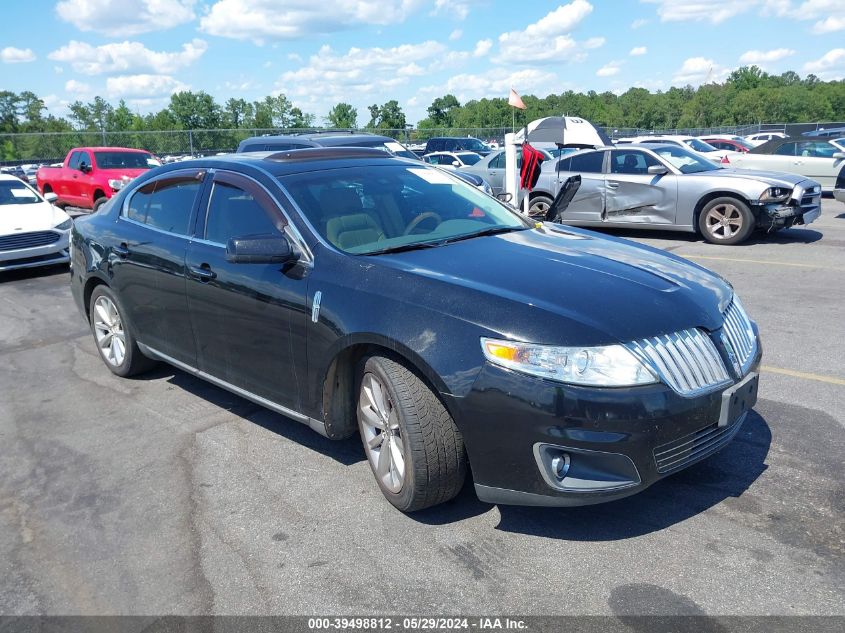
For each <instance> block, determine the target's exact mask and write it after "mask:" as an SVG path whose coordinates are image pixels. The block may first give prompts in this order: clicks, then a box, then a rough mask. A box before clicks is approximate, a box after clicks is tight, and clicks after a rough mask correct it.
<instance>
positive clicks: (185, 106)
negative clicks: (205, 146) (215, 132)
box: [168, 90, 220, 130]
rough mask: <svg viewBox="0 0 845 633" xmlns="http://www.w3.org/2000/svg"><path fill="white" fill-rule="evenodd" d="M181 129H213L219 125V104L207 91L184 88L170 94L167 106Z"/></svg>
mask: <svg viewBox="0 0 845 633" xmlns="http://www.w3.org/2000/svg"><path fill="white" fill-rule="evenodd" d="M168 109H169V110H170V113H171V114H172V115H173V118H174V119H175V120H176V121H177V122H178V125H179V127H180V128H181V129H183V130H202V129H206V130H207V129H213V128H217V127H219V126H220V106H219V105H217V104H216V103H215V102H214V98H213V97H212V96H211V95H210V94H208V93H207V92H203V91H200V92H191V91H190V90H186V91H183V92H177V93H174V94H172V95H170V105H169V106H168Z"/></svg>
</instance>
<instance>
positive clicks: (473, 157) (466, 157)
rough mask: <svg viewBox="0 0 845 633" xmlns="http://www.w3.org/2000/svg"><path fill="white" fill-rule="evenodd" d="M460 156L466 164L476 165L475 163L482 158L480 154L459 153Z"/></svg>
mask: <svg viewBox="0 0 845 633" xmlns="http://www.w3.org/2000/svg"><path fill="white" fill-rule="evenodd" d="M458 158H460V159H461V162H462V163H463V164H464V165H475V163H477V162H478V161H480V160H481V156H479V155H478V154H459V155H458Z"/></svg>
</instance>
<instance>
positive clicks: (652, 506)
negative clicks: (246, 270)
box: [0, 199, 845, 616]
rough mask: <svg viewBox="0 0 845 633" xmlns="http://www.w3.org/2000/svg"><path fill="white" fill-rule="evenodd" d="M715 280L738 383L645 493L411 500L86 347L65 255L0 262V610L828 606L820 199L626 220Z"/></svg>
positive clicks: (245, 410) (841, 333)
mask: <svg viewBox="0 0 845 633" xmlns="http://www.w3.org/2000/svg"><path fill="white" fill-rule="evenodd" d="M625 236H626V237H631V238H633V239H636V240H637V241H641V242H646V243H648V244H651V245H654V246H657V247H658V248H662V249H666V250H671V251H673V252H674V253H677V254H679V255H681V256H684V257H688V258H691V259H692V260H693V261H696V262H698V263H700V264H702V265H705V266H707V267H709V268H712V269H714V270H716V271H718V272H719V273H720V274H722V275H723V276H724V277H726V278H727V279H728V280H730V281H731V282H732V283H733V285H734V287H735V288H736V290H737V292H738V293H739V294H740V296H741V297H742V299H743V302H744V304H745V306H746V308H747V309H748V312H749V313H750V314H751V316H752V317H753V318H755V319H756V320H757V322H758V324H759V326H760V329H761V332H762V337H763V345H764V361H763V362H764V369H763V373H762V377H761V387H760V388H761V392H760V400H759V402H758V405H757V407H756V410H755V412H754V413H753V414H752V415H751V416H750V417H749V419H748V421H747V423H746V425H745V427H744V428H743V429H742V431H741V433H740V434H739V435H738V436H737V438H736V439H735V440H734V441H733V443H731V444H730V445H729V446H728V447H727V448H726V449H724V450H723V451H722V452H721V453H719V454H717V455H716V456H714V457H711V458H710V459H708V460H706V461H705V462H703V463H700V464H698V465H696V466H694V467H692V468H689V469H688V470H686V471H683V472H681V473H680V474H678V475H675V476H673V477H670V478H669V479H666V480H664V481H662V482H660V483H658V484H657V485H655V486H653V487H652V488H650V489H649V490H647V491H646V492H644V493H642V494H640V495H638V496H635V497H631V498H628V499H625V500H622V501H618V502H615V503H612V504H606V505H603V506H592V507H586V508H574V509H566V508H561V509H537V508H518V507H504V506H503V507H497V506H490V505H486V504H483V503H480V502H479V501H478V500H477V499H476V498H475V495H474V492H473V490H472V488H471V486H469V485H468V486H467V487H465V488H464V491H463V492H462V494H461V495H460V496H459V497H458V499H456V500H455V501H453V502H450V503H448V504H446V505H444V506H441V507H439V508H434V509H432V510H428V511H425V512H422V513H418V514H416V515H413V516H405V515H403V514H401V513H399V512H397V511H396V510H394V509H393V508H392V506H390V505H389V504H388V503H387V502H386V501H385V500H384V499H383V498H382V496H381V494H380V493H379V491H378V489H377V487H376V484H375V482H374V480H373V477H372V475H371V472H370V469H369V466H368V465H367V462H366V459H365V456H364V452H363V449H362V448H361V446H360V443H359V440H357V438H354V439H352V440H348V441H344V442H339V443H335V442H331V441H330V440H326V439H324V438H322V437H320V436H319V435H317V434H316V433H314V432H313V431H311V430H309V429H308V428H307V427H305V426H303V425H301V424H298V423H296V422H294V421H291V420H288V419H286V418H284V417H282V416H280V415H277V414H275V413H272V412H270V411H268V410H265V409H262V408H260V407H258V406H256V405H253V404H251V403H250V402H247V401H245V400H242V399H240V398H238V397H236V396H233V395H231V394H229V393H228V392H226V391H223V390H220V389H218V388H216V387H214V386H211V385H209V384H207V383H205V382H202V381H200V380H198V379H195V378H193V377H190V376H188V375H187V374H185V373H183V372H181V371H179V370H176V369H173V368H170V367H167V366H161V367H160V368H159V369H157V370H155V371H154V372H153V373H151V374H149V375H146V376H143V377H140V378H137V379H133V380H125V379H120V378H117V377H114V376H112V375H111V374H110V373H109V372H108V370H107V369H106V368H105V366H104V365H103V363H102V362H101V361H100V359H99V357H98V356H97V352H96V349H95V346H94V342H93V340H92V337H91V335H90V332H89V330H88V327H87V324H86V323H85V322H84V321H83V319H82V317H81V316H80V315H79V313H78V312H77V310H76V307H75V306H74V304H73V301H72V299H71V296H70V291H69V288H68V283H67V282H68V278H67V271H66V269H63V268H52V269H46V270H43V271H38V272H35V271H20V272H15V273H6V274H2V273H0V394H2V395H1V396H0V447H2V450H0V613H2V614H139V615H156V614H211V613H214V614H218V613H219V614H224V613H225V614H271V613H272V614H303V615H311V614H347V615H348V614H367V615H371V614H407V615H421V614H431V615H436V614H441V615H456V614H481V615H483V614H563V613H566V614H614V615H617V616H625V615H633V614H685V615H696V614H724V615H734V614H736V615H746V614H777V615H793V614H827V615H833V614H836V615H843V614H845V606H843V605H845V564H843V563H845V521H843V516H845V486H843V479H845V476H844V475H843V473H844V472H845V469H843V456H845V428H843V427H845V414H843V411H845V327H843V323H845V320H843V308H845V205H843V204H841V203H838V202H835V201H833V200H828V199H826V200H825V201H824V212H823V216H822V217H821V219H820V220H818V221H817V222H816V223H814V224H812V225H811V226H809V227H807V228H799V229H790V230H787V231H784V232H781V233H779V234H776V235H772V236H764V237H760V238H759V239H754V240H752V241H751V242H749V243H747V244H745V245H742V246H738V247H717V246H713V245H710V244H706V243H704V242H703V241H701V240H699V239H696V238H694V237H692V236H686V235H683V234H673V233H665V234H663V233H661V234H653V233H633V232H631V233H626V234H625Z"/></svg>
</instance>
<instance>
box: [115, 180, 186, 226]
mask: <svg viewBox="0 0 845 633" xmlns="http://www.w3.org/2000/svg"><path fill="white" fill-rule="evenodd" d="M201 185H202V183H201V182H200V181H199V180H197V179H196V178H186V177H182V178H163V179H161V180H156V181H153V182H150V183H147V184H146V185H144V186H143V187H141V188H140V189H138V190H137V191H136V192H135V193H133V194H132V197H131V198H130V200H129V207H128V209H127V216H128V217H129V218H130V219H131V220H135V221H136V222H141V223H142V224H146V225H148V226H151V227H154V228H157V229H161V230H162V231H168V232H170V233H177V234H179V235H187V234H188V232H189V225H188V223H189V221H190V219H191V209H192V208H193V206H194V200H195V199H196V197H197V194H198V193H199V190H200V186H201Z"/></svg>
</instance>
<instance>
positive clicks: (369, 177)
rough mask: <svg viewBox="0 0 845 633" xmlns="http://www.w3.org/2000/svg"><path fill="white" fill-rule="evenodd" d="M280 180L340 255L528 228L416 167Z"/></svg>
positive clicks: (496, 205)
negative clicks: (491, 231) (337, 249)
mask: <svg viewBox="0 0 845 633" xmlns="http://www.w3.org/2000/svg"><path fill="white" fill-rule="evenodd" d="M279 181H280V182H281V183H282V185H283V186H284V187H285V188H286V189H287V191H288V192H289V193H290V195H291V197H292V198H293V199H294V201H295V202H296V203H297V205H299V208H300V209H301V210H302V213H303V215H305V217H306V218H307V219H308V221H309V222H310V223H311V225H312V226H313V227H314V229H315V230H316V231H317V232H318V233H319V234H320V235H321V236H322V237H323V238H324V239H325V240H326V241H328V242H329V243H331V244H333V245H334V246H336V247H337V248H339V249H340V250H342V251H345V252H347V253H354V254H361V255H367V254H376V253H379V252H383V251H385V250H392V249H403V250H404V249H405V248H413V247H414V246H415V245H423V246H440V245H442V244H444V243H447V242H448V241H451V240H453V239H455V238H466V237H471V236H472V235H474V234H478V233H482V232H488V231H490V230H494V231H499V230H501V231H507V230H517V229H523V228H527V227H528V225H527V224H526V223H525V221H523V220H522V219H521V218H520V217H519V216H518V215H517V214H516V213H515V212H513V211H510V210H509V209H508V208H507V207H506V206H505V205H503V204H501V203H500V202H498V201H497V200H495V199H494V198H491V197H489V196H487V195H485V194H483V193H481V192H480V191H479V190H478V189H476V188H475V187H472V186H470V185H468V184H467V183H465V182H464V181H462V180H460V179H458V178H455V177H453V176H451V175H450V174H448V173H446V172H444V171H442V170H439V169H435V168H431V167H424V166H423V165H420V166H419V167H416V166H411V165H407V164H396V165H390V166H379V167H376V168H374V167H373V166H361V167H348V168H341V169H326V170H321V171H313V172H305V173H299V174H291V175H288V176H281V177H279ZM420 247H421V246H420Z"/></svg>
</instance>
